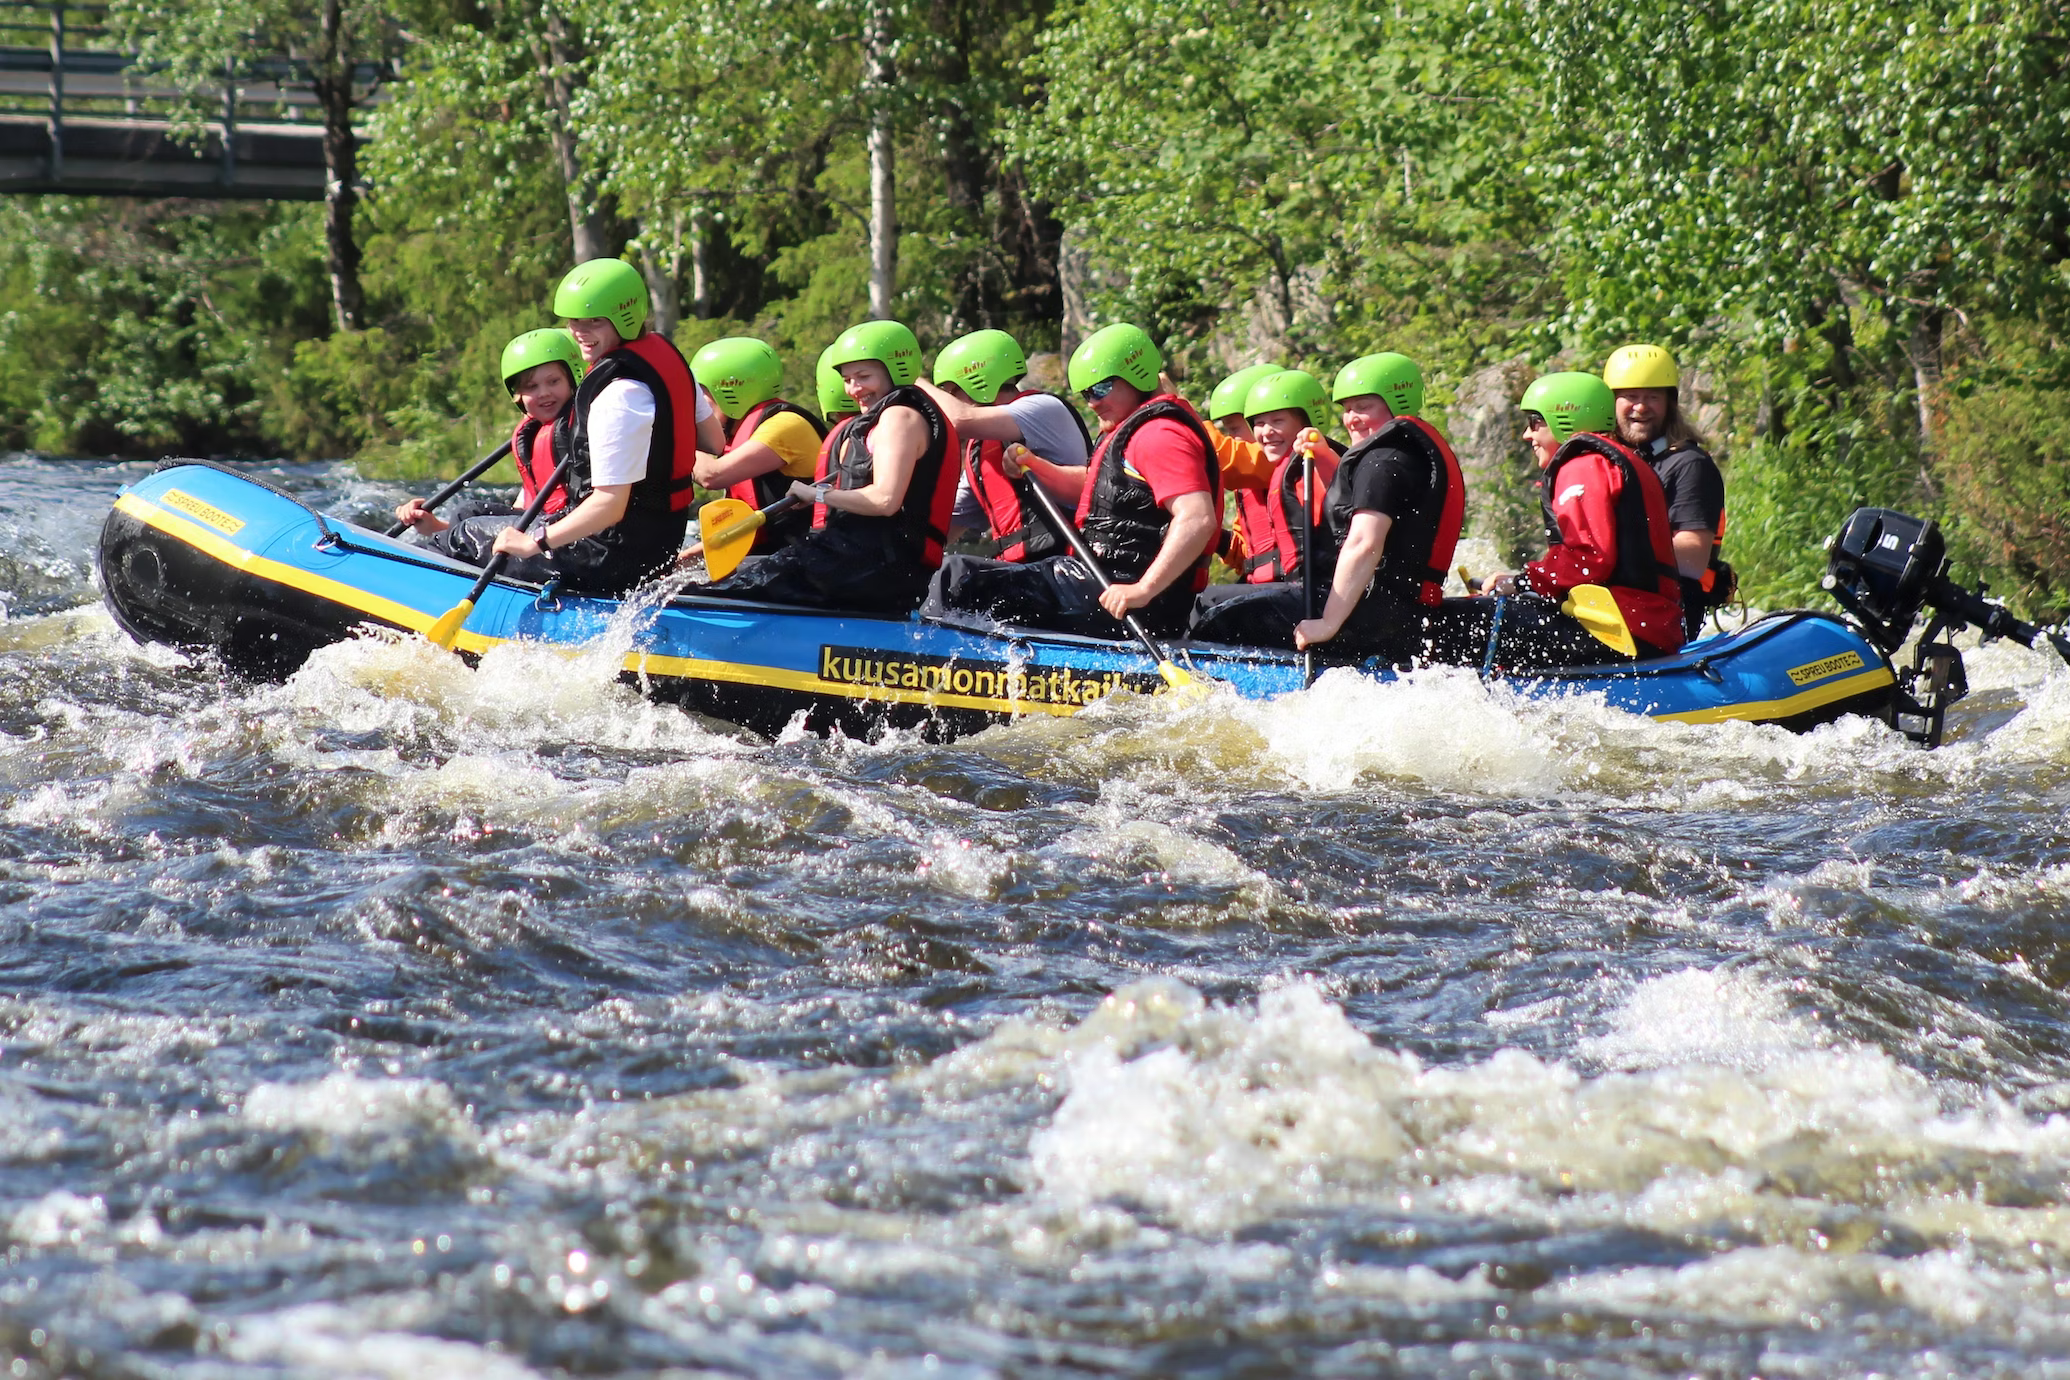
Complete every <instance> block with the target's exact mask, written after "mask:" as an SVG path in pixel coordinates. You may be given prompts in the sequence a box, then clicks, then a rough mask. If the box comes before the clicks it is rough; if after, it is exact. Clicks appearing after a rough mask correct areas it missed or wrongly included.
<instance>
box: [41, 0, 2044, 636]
mask: <svg viewBox="0 0 2070 1380" xmlns="http://www.w3.org/2000/svg"><path fill="white" fill-rule="evenodd" d="M107 22H108V25H109V27H110V30H111V33H113V34H115V35H117V37H116V38H114V39H112V40H111V41H115V42H122V43H126V44H127V45H128V46H131V47H133V48H135V49H137V50H138V51H139V52H140V53H141V55H142V57H143V58H144V59H146V60H148V61H150V62H153V63H156V64H160V65H161V67H162V70H164V71H165V72H167V73H170V74H172V76H173V77H174V78H177V79H183V80H187V81H189V82H191V84H192V85H193V88H194V90H195V92H196V95H195V98H194V99H195V114H194V118H195V119H196V120H197V121H198V120H200V119H201V118H203V111H204V109H205V106H206V101H207V99H208V96H207V94H206V82H207V81H208V80H211V79H217V78H219V77H220V74H222V73H223V72H225V71H226V70H227V71H235V70H236V65H237V63H238V62H239V61H241V60H243V59H244V58H245V57H247V56H249V55H252V54H257V53H262V52H274V53H279V52H287V53H292V54H295V55H297V56H308V55H311V54H315V53H317V52H318V50H319V49H320V50H321V54H323V55H325V56H326V57H327V58H328V59H336V60H340V61H353V60H357V61H364V60H372V61H379V62H383V63H388V64H391V70H392V71H393V73H394V77H393V79H392V80H390V81H389V82H387V83H385V84H384V85H383V86H382V87H381V88H380V90H379V94H378V96H377V97H375V98H374V99H372V100H370V101H367V102H366V103H365V104H364V105H363V106H361V107H360V108H358V109H356V110H354V111H352V112H351V119H352V123H353V128H354V129H355V130H356V131H357V133H358V135H359V138H360V140H361V143H360V145H359V147H358V149H357V154H356V163H357V166H356V182H355V184H354V187H352V188H347V189H346V191H345V194H343V195H336V194H334V197H333V201H332V204H331V205H329V206H326V205H324V204H286V203H274V204H266V203H227V202H203V201H192V200H168V201H162V202H141V201H122V200H71V199H65V198H57V197H41V198H32V197H9V198H5V199H4V200H0V446H7V447H16V448H26V449H32V450H37V451H44V452H51V453H58V454H108V453H116V454H127V455H139V456H149V455H165V454H178V455H245V456H281V455H285V456H297V457H332V456H351V457H356V458H357V459H358V460H359V462H360V463H361V464H362V465H363V466H365V467H366V468H367V469H368V470H369V471H370V472H387V473H395V474H412V475H421V474H429V473H434V472H437V473H445V472H450V471H453V470H456V469H457V468H459V467H460V466H461V465H462V464H464V463H465V462H466V461H467V460H469V459H472V458H473V457H474V456H475V455H478V454H480V453H481V452H483V451H485V450H487V449H488V448H489V446H491V445H493V444H494V443H495V441H496V440H498V439H500V438H501V437H502V436H503V435H505V434H507V429H508V424H509V418H510V415H511V414H510V410H509V401H508V398H507V395H506V394H505V393H504V391H503V388H502V385H501V384H500V382H499V381H498V379H497V378H496V374H495V365H496V358H497V353H498V351H499V350H500V349H501V347H502V345H503V343H504V342H505V341H506V340H507V339H509V337H510V336H512V335H513V334H515V333H517V332H518V331H521V330H525V329H529V328H531V327H535V326H540V325H547V324H551V319H550V317H549V315H548V299H549V296H550V293H551V289H552V285H553V283H554V282H555V281H556V280H557V279H558V278H559V277H560V275H561V274H563V273H564V272H565V271H566V270H567V269H568V268H569V267H570V266H571V265H572V264H573V263H574V262H576V261H577V260H580V259H583V258H587V257H592V256H594V255H598V254H623V255H624V256H626V257H627V258H628V259H629V260H631V261H632V262H634V263H636V264H638V265H639V266H640V267H641V269H642V271H643V272H644V273H645V274H646V276H647V279H648V282H649V284H650V289H651V295H652V298H653V303H654V311H655V314H656V317H657V318H658V319H659V321H660V322H661V323H664V324H665V325H666V327H667V328H668V329H670V330H672V331H673V333H674V336H675V338H676V340H677V342H678V343H679V344H680V345H682V347H683V348H684V349H685V350H686V351H689V350H691V349H694V347H695V346H696V345H698V344H700V343H702V342H703V341H706V340H709V339H712V338H715V337H718V336H721V335H729V334H754V335H759V336H762V337H763V338H765V339H767V340H769V341H770V342H771V343H772V344H774V345H776V347H777V348H778V349H779V350H780V351H782V352H783V353H784V354H785V356H786V358H787V360H788V362H789V366H790V371H791V383H792V392H793V394H794V395H795V396H799V397H804V398H810V396H811V384H810V368H811V364H812V361H813V359H814V358H815V357H816V356H817V354H818V352H819V350H820V349H821V347H823V346H824V345H825V344H826V343H827V342H828V341H830V340H831V339H832V338H833V336H834V335H835V334H836V333H837V332H838V331H839V330H840V329H841V328H842V327H844V326H846V325H847V324H849V323H850V322H852V321H855V320H858V319H861V318H863V317H865V316H867V315H869V314H870V307H871V272H872V253H871V248H872V238H873V232H874V233H875V235H876V236H877V237H878V239H879V241H880V247H881V249H882V250H883V252H884V253H885V254H889V253H890V252H891V250H892V249H893V248H895V260H896V264H895V275H896V276H895V279H894V280H892V281H891V282H889V283H888V284H885V285H883V286H885V287H888V289H889V291H890V293H891V297H890V308H891V312H892V314H893V315H895V316H897V317H899V318H900V319H903V320H905V321H906V322H908V323H909V324H911V325H912V326H913V327H914V328H915V329H916V330H917V331H918V332H919V334H920V337H921V340H922V342H923V344H924V345H925V346H926V347H927V348H928V349H929V350H930V351H932V350H933V349H936V348H939V347H940V346H941V345H943V344H946V343H947V342H948V340H949V339H951V338H952V337H953V336H955V335H957V334H961V333H963V332H965V331H968V330H973V329H976V328H978V327H982V326H999V327H1003V328H1005V329H1008V330H1011V331H1013V332H1015V333H1016V334H1017V335H1018V336H1019V338H1020V339H1021V340H1022V342H1023V343H1024V344H1025V345H1026V346H1027V347H1028V349H1029V350H1030V351H1031V352H1032V351H1037V350H1040V351H1056V350H1059V349H1067V348H1068V347H1069V346H1070V345H1071V344H1072V343H1074V342H1075V341H1076V340H1077V339H1079V338H1081V337H1082V336H1083V335H1084V334H1086V333H1087V332H1089V331H1090V330H1091V329H1093V328H1096V327H1097V326H1098V325H1101V324H1104V323H1106V322H1109V321H1115V320H1132V321H1135V322H1137V323H1139V324H1141V325H1143V326H1145V327H1146V328H1148V329H1149V330H1150V331H1151V332H1152V334H1153V335H1155V336H1157V337H1158V338H1159V339H1161V340H1162V341H1163V342H1164V343H1165V345H1166V349H1167V353H1168V354H1169V355H1170V356H1171V358H1172V360H1173V368H1172V373H1173V374H1174V376H1175V377H1176V378H1178V379H1179V380H1180V382H1181V383H1182V384H1183V385H1184V386H1185V388H1186V390H1187V391H1188V392H1189V393H1191V394H1193V395H1195V396H1196V397H1202V396H1204V395H1205V394H1206V392H1207V391H1208V390H1209V389H1210V388H1212V386H1213V385H1214V383H1215V382H1216V381H1217V380H1219V379H1220V378H1221V377H1222V375H1223V374H1224V373H1226V372H1228V371H1229V370H1231V369H1233V368H1236V367H1240V366H1242V365H1245V364H1249V363H1252V362H1256V361H1260V360H1267V359H1270V360H1276V361H1280V362H1283V363H1285V364H1288V365H1299V366H1306V367H1309V368H1312V369H1315V370H1316V371H1317V372H1320V373H1323V374H1325V375H1327V374H1328V373H1329V372H1331V371H1333V370H1334V369H1335V368H1336V366H1337V365H1338V364H1340V363H1341V362H1342V361H1344V360H1345V359H1347V358H1350V357H1351V356H1353V355H1357V354H1362V353H1367V352H1370V351H1375V350H1382V349H1392V350H1400V351H1403V352H1405V353H1407V354H1410V355H1412V356H1414V357H1416V358H1417V359H1418V360H1420V361H1421V362H1422V364H1423V366H1424V368H1425V370H1426V372H1427V374H1428V375H1429V376H1430V379H1431V384H1432V397H1433V399H1434V402H1433V405H1432V407H1431V409H1430V411H1431V413H1432V414H1433V420H1435V421H1437V422H1438V423H1439V424H1440V425H1441V426H1444V427H1445V428H1446V429H1447V430H1448V432H1449V433H1450V434H1451V435H1452V437H1453V438H1454V440H1455V442H1457V443H1458V445H1459V447H1460V450H1461V453H1462V457H1463V458H1465V459H1467V460H1468V461H1469V464H1470V473H1471V475H1472V478H1473V481H1474V483H1475V486H1476V490H1475V501H1474V509H1473V513H1474V523H1475V526H1476V527H1477V528H1478V530H1479V531H1480V533H1481V534H1482V535H1486V536H1489V537H1492V538H1494V539H1495V540H1496V541H1497V542H1498V543H1499V544H1501V545H1503V546H1505V547H1508V548H1511V549H1516V548H1519V547H1521V546H1523V545H1527V544H1528V543H1529V542H1530V541H1532V540H1533V539H1534V537H1535V535H1536V531H1537V517H1536V498H1535V495H1533V494H1532V493H1531V492H1530V489H1529V486H1528V480H1529V473H1528V471H1527V468H1526V462H1525V459H1524V454H1523V452H1522V450H1521V448H1520V446H1519V444H1518V441H1517V436H1518V431H1517V422H1516V414H1515V411H1514V405H1515V400H1516V398H1517V397H1518V396H1519V395H1520V394H1521V392H1522V390H1523V388H1524V386H1525V384H1526V383H1527V382H1528V381H1529V380H1530V379H1531V378H1532V377H1534V376H1535V375H1536V374H1537V373H1540V372H1544V371H1546V370H1550V369H1554V368H1572V367H1578V368H1586V369H1594V368H1597V367H1600V365H1601V363H1602V360H1603V357H1604V355H1605V354H1607V353H1608V351H1609V350H1610V349H1612V348H1614V347H1616V346H1617V345H1620V344H1623V343H1627V342H1630V341H1635V340H1645V341H1653V342H1657V343H1660V344H1664V345H1667V346H1668V347H1670V348H1671V349H1672V350H1674V351H1675V353H1676V355H1677V356H1678V358H1679V359H1680V360H1681V361H1682V364H1683V369H1684V394H1685V402H1686V403H1687V404H1688V406H1689V407H1690V409H1691V411H1692V414H1693V415H1694V417H1695V418H1696V420H1697V421H1698V423H1699V424H1700V426H1701V428H1702V429H1703V431H1704V432H1705V433H1706V435H1707V437H1708V439H1709V440H1710V441H1711V442H1712V444H1713V446H1714V448H1715V449H1716V450H1717V451H1718V453H1719V454H1720V457H1721V459H1722V460H1723V461H1724V462H1725V464H1726V467H1727V468H1726V474H1727V479H1728V484H1729V510H1728V511H1729V529H1728V534H1727V548H1726V550H1727V555H1728V556H1729V557H1730V559H1731V560H1732V561H1733V563H1734V564H1735V565H1736V566H1737V567H1738V568H1739V570H1740V572H1741V575H1742V580H1743V584H1744V587H1745V589H1746V592H1747V593H1748V594H1749V595H1750V596H1751V597H1753V598H1755V599H1757V600H1759V601H1761V602H1764V603H1768V604H1770V605H1778V604H1783V603H1789V602H1799V601H1804V600H1807V599H1810V598H1811V597H1812V596H1813V595H1814V593H1815V589H1816V580H1817V575H1818V573H1819V572H1820V570H1821V569H1822V568H1823V555H1822V553H1821V551H1820V550H1819V543H1820V542H1821V540H1822V539H1823V538H1824V537H1825V536H1826V535H1827V534H1829V533H1830V532H1831V531H1832V530H1833V529H1834V527H1835V526H1836V525H1837V524H1838V522H1839V520H1840V519H1841V517H1843V516H1844V515H1845V513H1846V512H1847V511H1848V510H1849V509H1851V508H1853V507H1854V506H1856V505H1859V504H1863V503H1884V504H1889V505H1891V506H1896V507H1901V508H1906V509H1908V510H1911V511H1915V512H1923V513H1929V514H1932V515H1935V516H1938V517H1940V518H1941V519H1942V520H1943V521H1944V522H1945V523H1946V524H1947V525H1948V529H1949V532H1950V536H1951V540H1952V544H1953V547H1954V549H1955V551H1956V552H1957V555H1958V559H1959V562H1960V564H1959V568H1958V573H1959V574H1962V575H1964V576H1967V577H1975V576H1977V575H1983V576H1985V577H1987V578H1989V579H1990V581H1991V582H1992V587H1993V590H1994V592H1995V593H1997V594H1998V595H2000V596H2002V597H2004V598H2006V599H2007V600H2008V601H2009V602H2011V603H2012V604H2013V605H2014V606H2015V607H2016V608H2019V609H2021V610H2023V611H2024V612H2026V613H2028V614H2029V615H2030V616H2041V615H2044V614H2052V613H2060V612H2062V611H2063V610H2064V609H2065V608H2066V607H2070V351H2066V350H2065V348H2064V339H2065V330H2066V322H2070V71H2066V66H2070V3H2065V0H2004V3H1954V0H1916V2H1908V0H1713V2H1712V3H1700V4H1670V5H1666V6H1659V7H1650V8H1644V9H1632V8H1630V7H1619V6H1603V5H1596V4H1584V3H1581V0H1530V2H1528V3H1526V2H1522V0H1471V2H1470V3H1469V2H1468V0H1399V2H1398V3H1390V0H1380V3H1372V2H1371V0H1357V2H1356V3H1354V2H1353V0H1315V2H1314V3H1309V4H1304V5H1292V4H1280V3H1265V4H1259V3H1256V0H1161V2H1160V3H1157V4H1150V3H1146V0H1059V2H1058V3H1021V2H1020V0H969V2H967V3H954V4H951V3H947V2H946V0H819V2H818V3H810V2H808V0H738V2H737V3H723V2H722V0H641V2H640V3H637V4H610V5H607V4H597V3H588V2H587V0H544V2H543V3H542V2H541V0H482V3H473V4H466V3H453V4H442V3H434V0H421V2H417V3H410V2H406V0H397V2H396V3H380V2H379V0H349V2H348V0H329V2H328V3H291V2H290V0H223V3H220V4H214V5H209V6H191V5H186V4H174V3H165V2H162V3H151V0H128V2H127V3H123V4H117V5H115V6H114V7H113V9H112V10H111V12H110V14H109V16H108V20H107ZM873 172H874V173H875V174H876V178H877V183H878V186H877V188H876V190H877V192H878V196H877V197H876V199H875V202H874V203H873V195H872V192H873V186H872V182H873ZM887 193H888V195H887ZM341 220H342V221H343V222H344V230H345V237H344V239H342V240H341V239H340V237H339V233H338V231H339V225H340V221H341Z"/></svg>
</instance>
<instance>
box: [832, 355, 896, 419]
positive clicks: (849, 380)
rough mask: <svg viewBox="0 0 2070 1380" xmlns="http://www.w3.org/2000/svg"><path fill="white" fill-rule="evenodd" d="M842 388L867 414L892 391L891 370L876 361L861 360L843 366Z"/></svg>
mask: <svg viewBox="0 0 2070 1380" xmlns="http://www.w3.org/2000/svg"><path fill="white" fill-rule="evenodd" d="M841 386H842V387H843V388H845V389H846V390H847V391H848V397H849V400H850V401H851V402H853V403H854V404H855V405H856V406H857V407H859V408H861V409H862V410H863V411H865V412H867V411H869V410H870V409H871V408H872V407H875V406H876V405H877V400H878V399H879V398H881V397H883V396H884V395H885V394H886V393H889V392H890V391H891V370H889V369H888V368H886V367H885V366H884V365H883V364H881V363H879V362H878V361H876V360H874V359H859V360H856V361H855V362H854V363H853V364H844V365H842V366H841Z"/></svg>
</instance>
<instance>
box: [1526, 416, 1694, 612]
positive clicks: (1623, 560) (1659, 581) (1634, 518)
mask: <svg viewBox="0 0 2070 1380" xmlns="http://www.w3.org/2000/svg"><path fill="white" fill-rule="evenodd" d="M1584 454H1588V455H1599V456H1602V457H1603V458H1604V459H1606V460H1608V461H1610V463H1611V464H1613V465H1615V466H1617V469H1618V472H1619V473H1620V474H1621V475H1623V477H1624V486H1623V489H1622V490H1621V491H1620V492H1619V494H1618V496H1617V565H1616V568H1615V569H1614V570H1612V571H1611V574H1610V583H1611V584H1612V585H1618V586H1622V587H1624V588H1626V589H1636V590H1643V591H1645V592H1647V593H1649V594H1656V593H1657V594H1660V595H1663V596H1665V597H1666V598H1669V599H1673V600H1676V601H1677V602H1679V601H1680V599H1681V597H1682V584H1681V576H1680V575H1679V574H1678V573H1677V572H1676V570H1675V544H1674V540H1673V538H1672V537H1671V536H1670V535H1669V533H1668V515H1667V495H1666V493H1664V492H1663V491H1662V489H1661V487H1660V476H1659V475H1657V474H1655V473H1654V472H1653V466H1651V465H1649V464H1647V463H1646V462H1645V461H1643V460H1641V459H1640V458H1639V457H1638V455H1637V453H1636V452H1634V451H1632V450H1630V449H1629V448H1627V447H1626V446H1625V445H1624V443H1623V442H1621V441H1614V440H1612V439H1611V438H1609V437H1607V436H1600V435H1597V434H1596V433H1595V432H1592V431H1578V432H1576V433H1575V434H1574V435H1573V436H1570V437H1569V438H1568V439H1567V442H1566V444H1564V445H1562V446H1561V447H1560V448H1559V450H1558V451H1556V452H1554V454H1553V458H1552V463H1551V464H1549V465H1547V466H1546V467H1545V492H1546V494H1547V495H1548V496H1550V497H1552V498H1553V499H1554V500H1555V501H1557V499H1558V495H1559V492H1560V489H1559V480H1560V471H1561V470H1562V469H1563V468H1565V466H1566V464H1567V462H1568V461H1569V460H1572V459H1573V458H1574V457H1575V456H1577V455H1584ZM1552 544H1553V545H1555V546H1557V545H1560V542H1559V541H1558V540H1557V534H1556V539H1555V540H1554V542H1553V543H1552Z"/></svg>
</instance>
